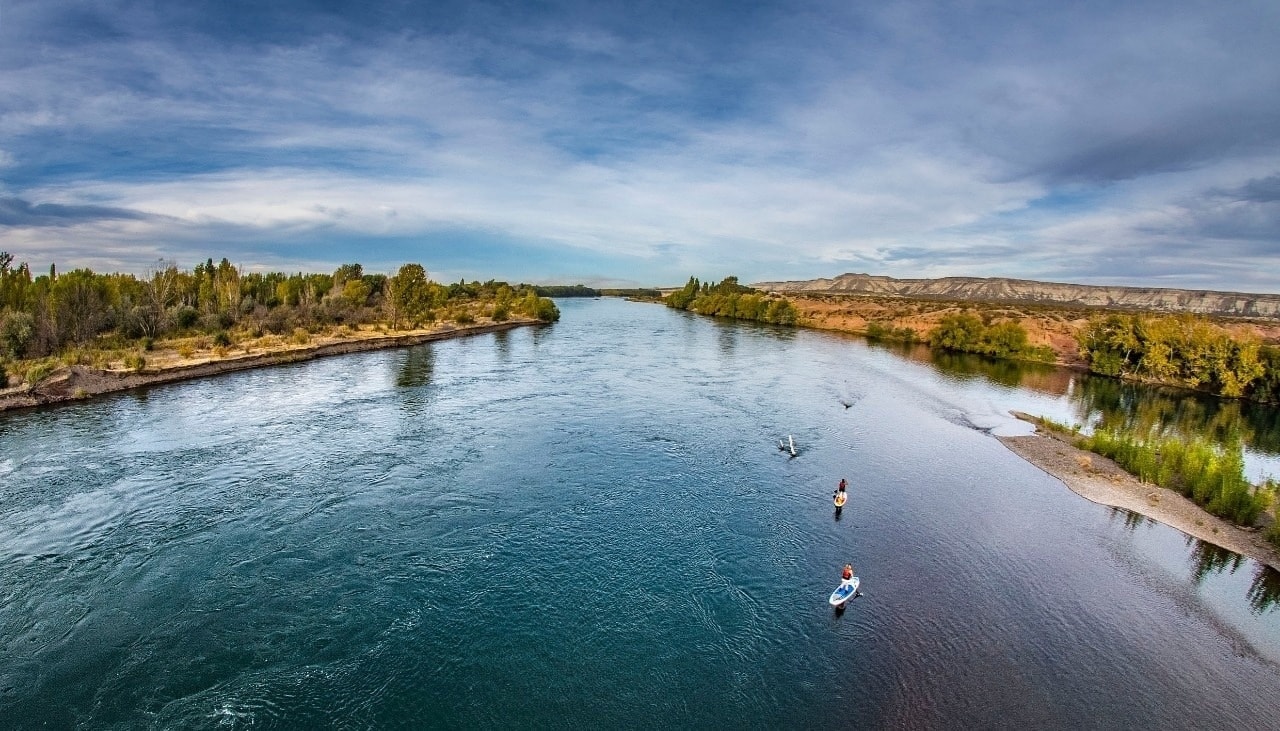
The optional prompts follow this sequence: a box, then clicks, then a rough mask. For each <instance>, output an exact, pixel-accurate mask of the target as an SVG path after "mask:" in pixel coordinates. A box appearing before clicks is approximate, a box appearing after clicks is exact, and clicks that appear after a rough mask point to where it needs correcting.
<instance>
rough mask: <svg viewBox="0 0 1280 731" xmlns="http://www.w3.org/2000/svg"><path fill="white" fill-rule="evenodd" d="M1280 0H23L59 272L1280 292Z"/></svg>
mask: <svg viewBox="0 0 1280 731" xmlns="http://www.w3.org/2000/svg"><path fill="white" fill-rule="evenodd" d="M1277 29H1280V3H1276V2H1274V0H1265V1H1260V2H1251V1H1249V0H1238V1H1233V2H1228V3H1222V2H1203V3H1198V2H1172V3H1171V2H1167V0H1166V1H1162V2H1149V3H1146V2H1124V1H1123V0H1119V1H1112V2H1087V1H1086V2H1072V3H1062V2H1029V1H1022V2H981V1H978V0H974V1H972V2H857V1H852V0H846V1H845V2H829V3H828V2H749V1H745V0H744V1H739V2H725V3H718V2H692V3H691V2H687V1H686V2H672V3H666V2H655V3H636V2H618V3H614V2H544V3H522V2H409V1H408V0H400V1H395V2H384V1H379V0H368V1H367V2H360V3H355V2H350V3H348V2H337V1H334V0H330V1H328V2H320V1H313V2H301V1H296V0H295V1H288V0H284V1H279V2H264V1H260V0H253V1H246V0H219V1H216V2H192V1H184V2H154V0H145V1H144V0H137V1H115V0H0V249H3V250H6V251H9V252H11V253H13V254H14V255H15V256H16V258H17V259H18V261H26V262H29V263H30V264H31V265H32V267H33V268H35V269H36V270H40V271H43V270H45V269H47V267H48V265H49V263H51V262H56V263H57V265H58V267H59V269H61V270H66V269H70V268H74V267H90V268H92V269H94V270H95V271H132V272H136V273H142V272H144V271H146V270H147V269H148V268H149V267H151V266H153V265H154V264H155V263H156V262H157V261H158V260H162V259H163V260H172V261H176V262H177V263H178V264H179V265H181V266H183V267H190V266H193V265H194V264H195V263H196V262H198V261H202V260H204V259H205V258H206V257H214V258H215V259H216V258H221V257H224V256H225V257H227V258H228V259H230V260H231V261H232V262H233V263H237V264H240V265H242V266H244V267H246V268H248V269H252V270H285V271H299V270H301V271H329V270H332V269H333V268H335V267H336V266H337V265H339V264H341V263H344V262H352V261H355V262H360V263H361V264H363V265H364V266H365V268H366V270H367V271H382V272H392V271H394V270H395V268H396V267H398V266H399V265H400V264H402V263H404V262H408V261H414V262H419V263H422V264H423V265H424V266H426V267H427V269H428V271H429V272H430V273H431V275H432V277H433V278H435V279H437V280H440V281H455V280H457V279H460V278H466V279H469V280H470V279H482V280H483V279H490V278H498V279H507V280H511V281H527V282H540V283H579V282H581V283H585V284H594V285H604V286H627V285H671V284H679V283H682V282H683V281H684V280H685V279H687V278H688V277H689V276H690V275H696V276H699V277H701V278H704V279H718V278H720V277H723V276H727V275H730V274H732V275H736V276H738V277H740V278H741V279H742V280H743V281H760V280H774V279H810V278H815V277H824V276H834V275H837V274H840V273H843V272H868V273H872V274H885V275H890V276H897V277H936V276H947V275H965V276H1009V277H1021V278H1029V279H1042V280H1051V281H1065V282H1079V283H1089V284H1130V285H1143V286H1165V287H1190V288H1204V289H1226V290H1242V291H1254V292H1280V43H1278V42H1277V41H1276V31H1277Z"/></svg>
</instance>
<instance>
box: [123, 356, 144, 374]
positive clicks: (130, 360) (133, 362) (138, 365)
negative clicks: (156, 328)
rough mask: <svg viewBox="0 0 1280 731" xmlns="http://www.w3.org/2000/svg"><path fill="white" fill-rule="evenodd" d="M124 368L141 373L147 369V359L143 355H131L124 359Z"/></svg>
mask: <svg viewBox="0 0 1280 731" xmlns="http://www.w3.org/2000/svg"><path fill="white" fill-rule="evenodd" d="M124 367H125V368H128V369H129V370H131V371H141V370H142V369H143V368H146V367H147V359H146V358H144V357H142V354H141V353H130V354H128V355H126V356H125V357H124Z"/></svg>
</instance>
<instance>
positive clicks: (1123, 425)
mask: <svg viewBox="0 0 1280 731" xmlns="http://www.w3.org/2000/svg"><path fill="white" fill-rule="evenodd" d="M869 342H870V344H871V345H872V346H873V347H875V348H878V349H881V350H886V351H889V352H891V353H894V354H896V355H899V356H901V357H904V358H907V359H909V360H912V361H915V362H918V363H923V364H926V365H929V366H931V367H933V368H935V369H937V370H938V371H939V372H941V373H944V374H946V375H948V376H951V377H954V378H957V379H959V380H974V379H986V380H987V381H989V382H991V383H995V384H998V385H1001V386H1006V387H1009V388H1024V389H1030V390H1032V391H1036V392H1039V393H1042V394H1046V395H1049V396H1053V397H1057V398H1064V399H1067V400H1068V401H1069V402H1070V404H1071V406H1072V410H1073V411H1074V413H1075V418H1074V423H1076V424H1080V425H1081V426H1083V427H1085V428H1086V429H1090V428H1097V427H1106V428H1112V429H1123V430H1127V431H1137V432H1140V433H1153V434H1171V435H1184V436H1193V435H1194V436H1200V437H1204V438H1209V439H1213V440H1215V441H1217V442H1218V443H1219V444H1223V445H1231V444H1234V443H1237V442H1239V443H1243V444H1244V446H1245V447H1246V448H1247V449H1249V450H1251V451H1254V452H1258V453H1261V454H1264V455H1271V456H1274V457H1280V408H1278V407H1276V406H1275V405H1271V404H1260V403H1254V402H1249V401H1239V400H1235V399H1222V398H1217V397H1215V396H1211V395H1208V394H1203V393H1197V392H1195V391H1188V390H1184V389H1178V388H1168V387H1159V386H1149V385H1144V384H1139V383H1130V382H1126V381H1119V380H1116V379H1114V378H1105V377H1102V376H1094V375H1090V374H1088V373H1085V372H1082V371H1078V370H1074V369H1070V368H1061V367H1057V366H1048V365H1044V364H1042V363H1024V362H1018V361H1009V360H998V359H993V358H987V357H984V356H980V355H972V354H968V353H952V352H948V351H938V350H934V349H932V348H929V347H928V346H925V345H919V344H915V345H911V344H904V343H894V342H880V341H874V340H873V341H869Z"/></svg>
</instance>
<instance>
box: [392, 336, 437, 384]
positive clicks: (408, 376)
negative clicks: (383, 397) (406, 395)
mask: <svg viewBox="0 0 1280 731" xmlns="http://www.w3.org/2000/svg"><path fill="white" fill-rule="evenodd" d="M435 366H436V354H435V350H433V349H432V347H431V346H430V345H423V346H420V347H417V348H409V349H408V350H406V351H405V353H404V358H403V360H401V361H400V364H399V367H398V368H397V369H396V385H397V386H399V387H400V388H413V387H417V386H425V385H427V384H428V383H430V382H431V375H432V373H433V372H434V371H435Z"/></svg>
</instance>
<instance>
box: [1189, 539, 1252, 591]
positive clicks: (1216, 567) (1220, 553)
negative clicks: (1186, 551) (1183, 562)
mask: <svg viewBox="0 0 1280 731" xmlns="http://www.w3.org/2000/svg"><path fill="white" fill-rule="evenodd" d="M1187 547H1188V548H1190V549H1191V580H1192V581H1194V582H1195V583H1196V585H1197V586H1199V585H1200V583H1201V582H1203V581H1204V578H1205V577H1206V576H1208V575H1209V574H1220V573H1222V572H1223V571H1226V572H1227V573H1230V574H1234V573H1235V572H1236V570H1237V569H1239V568H1240V567H1241V566H1243V565H1244V563H1245V561H1246V559H1245V557H1244V556H1241V555H1240V554H1238V553H1236V552H1235V551H1228V550H1227V549H1225V548H1222V547H1220V546H1215V545H1213V544H1212V543H1205V542H1204V541H1202V540H1200V539H1199V538H1193V537H1192V536H1187Z"/></svg>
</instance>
